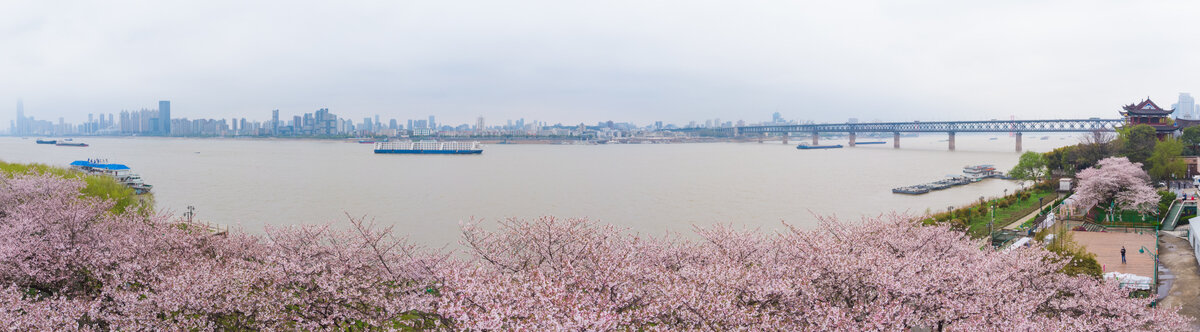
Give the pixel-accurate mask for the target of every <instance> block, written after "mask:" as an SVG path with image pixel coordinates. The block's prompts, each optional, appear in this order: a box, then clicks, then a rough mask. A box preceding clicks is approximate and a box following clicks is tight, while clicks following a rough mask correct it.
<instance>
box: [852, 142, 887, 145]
mask: <svg viewBox="0 0 1200 332" xmlns="http://www.w3.org/2000/svg"><path fill="white" fill-rule="evenodd" d="M883 143H887V142H884V141H867V142H854V145H862V144H883Z"/></svg>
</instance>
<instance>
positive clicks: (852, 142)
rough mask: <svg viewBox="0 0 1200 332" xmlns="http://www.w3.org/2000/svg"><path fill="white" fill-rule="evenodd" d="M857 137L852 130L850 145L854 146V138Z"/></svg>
mask: <svg viewBox="0 0 1200 332" xmlns="http://www.w3.org/2000/svg"><path fill="white" fill-rule="evenodd" d="M855 138H856V135H855V134H854V133H853V132H851V133H850V147H854V139H855Z"/></svg>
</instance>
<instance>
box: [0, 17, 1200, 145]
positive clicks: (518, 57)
mask: <svg viewBox="0 0 1200 332" xmlns="http://www.w3.org/2000/svg"><path fill="white" fill-rule="evenodd" d="M1194 12H1200V4H1196V3H1191V2H1161V3H1130V4H1124V3H1054V4H1041V3H995V4H988V5H986V6H967V5H964V4H960V3H957V2H952V1H927V2H921V3H915V4H907V5H898V4H892V3H888V2H883V1H848V2H838V3H826V2H788V3H756V2H748V3H738V4H736V5H734V4H725V3H695V2H662V3H653V4H651V3H641V2H608V3H604V4H591V5H565V4H559V3H556V2H544V1H522V2H516V3H488V2H474V3H470V4H457V5H456V4H447V3H406V2H388V3H346V4H324V3H319V2H314V3H296V2H263V3H253V4H243V3H234V2H221V1H213V2H204V3H199V4H190V5H187V6H183V5H180V4H172V3H150V4H145V5H139V6H121V5H113V4H88V3H80V4H75V5H73V6H55V5H53V4H43V3H39V2H6V3H4V4H0V44H3V45H5V46H7V47H6V49H7V50H9V51H8V52H4V53H3V54H0V105H5V104H7V105H11V103H12V102H13V101H15V100H16V99H18V98H23V99H24V100H25V102H26V104H27V105H28V106H27V110H26V112H28V113H31V114H38V115H40V117H43V118H49V117H50V116H53V115H58V116H62V117H65V118H68V119H77V120H76V121H75V122H79V121H81V120H78V119H83V118H86V114H88V113H108V112H112V111H114V110H121V109H139V108H142V107H143V106H142V103H141V102H138V101H142V100H157V99H171V100H173V101H175V102H176V103H177V105H174V106H176V107H174V109H172V111H173V113H177V114H187V115H188V117H190V118H231V117H239V116H241V115H242V114H253V113H257V112H261V111H262V110H267V111H270V110H273V109H280V110H284V111H285V112H308V111H311V110H315V109H319V108H330V109H333V110H339V111H340V112H343V114H345V115H346V116H347V117H348V118H356V119H357V118H362V117H365V116H372V115H374V114H391V115H392V116H393V117H396V118H408V117H416V116H418V115H420V114H439V116H440V117H442V118H444V119H446V120H447V121H448V122H454V123H471V122H473V121H474V119H475V118H476V117H478V116H481V115H482V116H484V117H486V118H497V119H504V118H517V117H522V116H523V117H527V118H539V119H545V120H546V121H547V122H551V123H556V122H562V123H571V122H585V123H592V122H595V121H605V120H608V119H613V120H616V119H623V121H634V122H640V123H648V122H653V121H667V122H672V123H681V122H686V121H690V120H692V119H709V118H723V119H737V118H743V119H746V120H747V121H751V120H752V119H754V118H757V117H759V116H761V114H771V113H774V112H780V113H783V114H784V115H785V116H786V117H788V118H795V119H812V120H814V121H821V122H833V121H844V120H845V119H847V118H851V117H855V118H860V119H881V120H885V121H900V120H915V119H945V120H955V119H988V118H1008V117H1010V116H1015V117H1017V118H1025V119H1032V118H1045V117H1059V118H1079V117H1084V118H1086V117H1090V116H1093V115H1094V114H1097V113H1102V112H1109V111H1111V110H1112V106H1111V105H1117V104H1120V103H1123V102H1126V101H1127V100H1129V99H1131V98H1134V97H1141V96H1146V95H1150V96H1151V97H1155V99H1159V100H1164V101H1166V100H1171V99H1172V98H1171V95H1173V94H1175V93H1177V92H1180V91H1196V89H1197V88H1200V79H1198V78H1197V77H1196V76H1195V75H1189V74H1188V73H1195V72H1198V71H1200V63H1197V62H1196V61H1190V60H1189V59H1190V58H1191V56H1192V55H1193V54H1197V52H1200V45H1198V44H1197V43H1196V42H1194V41H1196V40H1198V39H1200V31H1198V30H1197V29H1192V28H1191V27H1190V25H1191V24H1189V23H1188V22H1190V21H1191V20H1190V18H1191V17H1190V15H1189V14H1190V13H1194ZM1131 19H1132V20H1151V21H1153V22H1154V24H1112V22H1125V21H1129V20H1131ZM316 22H332V23H339V24H319V23H316ZM851 22H852V23H851ZM341 23H346V24H341ZM1168 104H1169V103H1168ZM34 105H36V106H34ZM4 113H5V115H3V116H0V121H5V122H7V121H8V120H12V119H13V118H12V115H9V114H12V113H10V112H4Z"/></svg>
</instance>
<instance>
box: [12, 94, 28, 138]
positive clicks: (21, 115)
mask: <svg viewBox="0 0 1200 332" xmlns="http://www.w3.org/2000/svg"><path fill="white" fill-rule="evenodd" d="M12 133H13V134H14V135H25V134H26V132H25V104H24V103H23V102H22V101H21V100H20V99H17V123H16V128H13V132H12Z"/></svg>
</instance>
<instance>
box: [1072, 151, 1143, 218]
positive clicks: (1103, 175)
mask: <svg viewBox="0 0 1200 332" xmlns="http://www.w3.org/2000/svg"><path fill="white" fill-rule="evenodd" d="M1077 177H1078V179H1079V186H1078V187H1077V188H1076V189H1075V195H1074V196H1073V197H1075V199H1076V200H1077V201H1078V202H1079V204H1080V205H1081V206H1083V207H1087V208H1090V207H1092V206H1095V205H1096V204H1100V203H1105V202H1108V201H1110V200H1111V201H1115V202H1116V205H1117V207H1119V208H1121V209H1126V210H1135V211H1141V212H1152V211H1155V210H1156V209H1157V208H1158V200H1159V195H1158V193H1157V192H1155V191H1154V187H1151V186H1150V175H1148V174H1146V171H1144V170H1142V164H1141V163H1130V162H1129V159H1127V158H1125V157H1109V158H1105V159H1102V160H1100V161H1099V162H1098V163H1096V166H1095V167H1091V168H1088V169H1085V170H1083V171H1080V172H1079V174H1078V176H1077Z"/></svg>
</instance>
